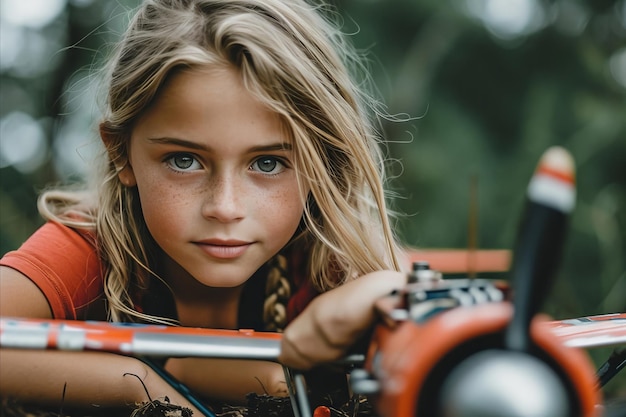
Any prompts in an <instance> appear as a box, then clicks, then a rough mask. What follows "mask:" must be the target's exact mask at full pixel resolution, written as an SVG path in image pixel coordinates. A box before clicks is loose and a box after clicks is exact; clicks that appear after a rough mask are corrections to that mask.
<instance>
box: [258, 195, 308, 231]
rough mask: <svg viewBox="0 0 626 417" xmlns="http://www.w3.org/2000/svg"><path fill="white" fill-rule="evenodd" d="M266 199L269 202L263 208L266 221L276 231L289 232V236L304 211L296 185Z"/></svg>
mask: <svg viewBox="0 0 626 417" xmlns="http://www.w3.org/2000/svg"><path fill="white" fill-rule="evenodd" d="M267 201H268V203H269V204H268V205H267V206H266V208H264V209H263V213H264V217H265V218H266V223H267V224H268V225H269V226H270V227H271V228H273V229H274V230H276V232H282V233H283V234H289V238H290V237H291V234H293V232H295V230H296V229H297V227H298V225H299V224H300V220H301V219H302V214H303V212H304V205H303V204H302V202H301V199H300V196H299V194H298V189H297V187H291V188H289V189H286V190H284V191H283V192H281V193H277V194H275V195H273V196H272V198H271V199H268V200H267Z"/></svg>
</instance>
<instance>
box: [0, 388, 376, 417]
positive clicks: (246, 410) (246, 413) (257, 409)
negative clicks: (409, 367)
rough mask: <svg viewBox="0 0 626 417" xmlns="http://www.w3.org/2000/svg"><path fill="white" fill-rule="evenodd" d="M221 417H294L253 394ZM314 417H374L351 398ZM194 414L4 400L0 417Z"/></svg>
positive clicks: (146, 406) (171, 408) (225, 408)
mask: <svg viewBox="0 0 626 417" xmlns="http://www.w3.org/2000/svg"><path fill="white" fill-rule="evenodd" d="M211 408H212V409H213V411H214V412H215V414H216V416H218V417H293V416H294V414H293V410H292V408H291V403H290V401H289V399H288V398H282V397H270V396H267V395H256V394H250V395H249V396H248V401H247V404H246V405H245V406H231V405H220V406H213V407H211ZM321 408H323V409H322V410H318V411H319V412H318V413H316V414H315V415H316V416H317V415H320V416H322V417H371V416H372V412H371V406H370V405H369V404H368V403H367V401H365V399H357V398H352V399H351V400H350V401H349V402H348V403H346V404H343V405H341V406H338V407H333V406H323V407H321ZM192 414H193V413H192V412H191V410H189V409H187V408H183V407H180V406H177V405H174V404H170V403H169V402H167V401H165V400H164V399H161V400H153V401H152V402H146V403H143V404H137V406H136V407H129V408H127V409H116V410H111V409H106V410H102V409H98V408H95V407H94V408H93V409H89V410H63V409H59V410H50V409H42V408H41V407H34V406H28V405H25V404H19V403H17V402H15V401H11V400H8V399H3V400H2V408H1V409H0V417H198V416H192Z"/></svg>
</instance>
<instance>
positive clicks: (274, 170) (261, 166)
mask: <svg viewBox="0 0 626 417" xmlns="http://www.w3.org/2000/svg"><path fill="white" fill-rule="evenodd" d="M250 168H252V169H253V170H255V171H260V172H262V173H264V174H278V173H280V172H282V171H283V170H284V169H285V165H284V164H283V163H282V162H281V161H280V160H279V158H275V157H273V156H262V157H260V158H259V159H257V160H256V161H254V163H252V166H251V167H250Z"/></svg>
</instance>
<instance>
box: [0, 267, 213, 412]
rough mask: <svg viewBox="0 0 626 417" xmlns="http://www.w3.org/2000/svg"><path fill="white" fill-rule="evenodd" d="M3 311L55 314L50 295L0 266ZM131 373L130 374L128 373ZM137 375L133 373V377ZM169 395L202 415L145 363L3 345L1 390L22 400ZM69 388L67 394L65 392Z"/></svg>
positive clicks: (103, 402)
mask: <svg viewBox="0 0 626 417" xmlns="http://www.w3.org/2000/svg"><path fill="white" fill-rule="evenodd" d="M0 315H1V316H4V317H33V318H51V317H52V314H51V311H50V307H49V306H48V302H47V301H46V298H45V296H44V295H43V293H42V292H41V291H40V290H39V288H38V287H37V286H36V285H35V284H34V283H33V282H32V281H31V280H30V279H28V278H27V277H26V276H25V275H23V274H21V273H20V272H17V271H16V270H14V269H11V268H7V267H0ZM124 374H128V375H124ZM131 374H132V375H131ZM133 375H137V376H138V377H139V378H141V380H142V381H143V383H144V384H145V385H146V388H147V390H148V393H149V394H150V397H151V398H152V399H157V398H160V399H163V397H165V396H167V397H168V398H169V400H170V401H171V402H172V403H173V404H177V405H180V406H184V407H189V408H190V409H191V410H192V411H194V415H201V414H200V413H199V412H197V410H196V409H195V408H194V407H193V406H191V404H189V403H188V402H187V401H186V400H185V399H184V398H182V396H181V395H180V394H178V393H177V392H176V391H175V390H174V389H172V388H171V387H170V386H169V385H168V384H167V383H166V382H165V381H164V380H163V379H161V378H160V377H159V376H157V375H156V373H155V372H154V371H152V370H151V369H150V368H149V367H148V366H147V365H145V364H144V363H142V362H141V361H139V360H137V359H134V358H130V357H125V356H120V355H115V354H109V353H98V352H80V353H77V352H67V351H65V352H64V351H41V350H14V349H0V393H2V394H1V395H2V397H6V398H14V399H16V400H18V401H20V402H27V403H36V404H42V405H54V406H61V405H64V406H66V407H72V406H75V407H83V406H91V405H93V404H96V405H99V406H103V407H123V406H127V405H134V404H135V403H137V402H143V401H148V396H147V395H146V391H145V390H144V388H143V386H142V384H141V382H140V381H139V380H138V379H137V377H135V376H133ZM64 386H65V395H64V394H63V391H64Z"/></svg>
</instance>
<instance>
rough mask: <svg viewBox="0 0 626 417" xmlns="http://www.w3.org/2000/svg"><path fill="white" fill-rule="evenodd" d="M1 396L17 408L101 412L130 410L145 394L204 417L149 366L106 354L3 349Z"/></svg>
mask: <svg viewBox="0 0 626 417" xmlns="http://www.w3.org/2000/svg"><path fill="white" fill-rule="evenodd" d="M140 380H141V381H140ZM142 382H143V384H142ZM144 385H145V389H144ZM146 391H147V393H146ZM0 392H2V397H4V398H14V399H16V400H17V401H18V402H21V403H28V404H40V405H45V406H54V407H66V408H73V407H76V408H89V407H94V406H96V407H99V408H101V409H102V408H121V407H127V406H131V407H133V406H135V405H136V404H137V403H141V402H147V401H149V398H148V394H149V396H150V398H151V399H152V400H155V399H159V400H161V401H163V400H164V398H165V397H167V398H168V399H169V401H170V403H172V404H176V405H180V406H183V407H188V408H190V409H191V410H192V411H193V412H194V414H193V415H194V416H200V415H202V414H200V412H199V411H197V410H196V409H195V407H193V406H192V405H191V404H189V403H188V401H187V400H186V399H184V398H183V397H182V396H181V395H180V394H179V393H177V392H176V391H175V390H174V389H172V388H171V387H170V386H169V385H168V384H167V383H166V382H165V381H163V380H162V379H161V378H160V377H159V376H157V375H156V374H155V373H154V372H153V371H152V370H151V369H150V368H149V367H148V366H147V365H145V364H143V363H142V362H140V361H139V360H137V359H135V358H130V357H125V356H120V355H115V354H110V353H100V352H68V351H39V350H17V349H1V350H0Z"/></svg>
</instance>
